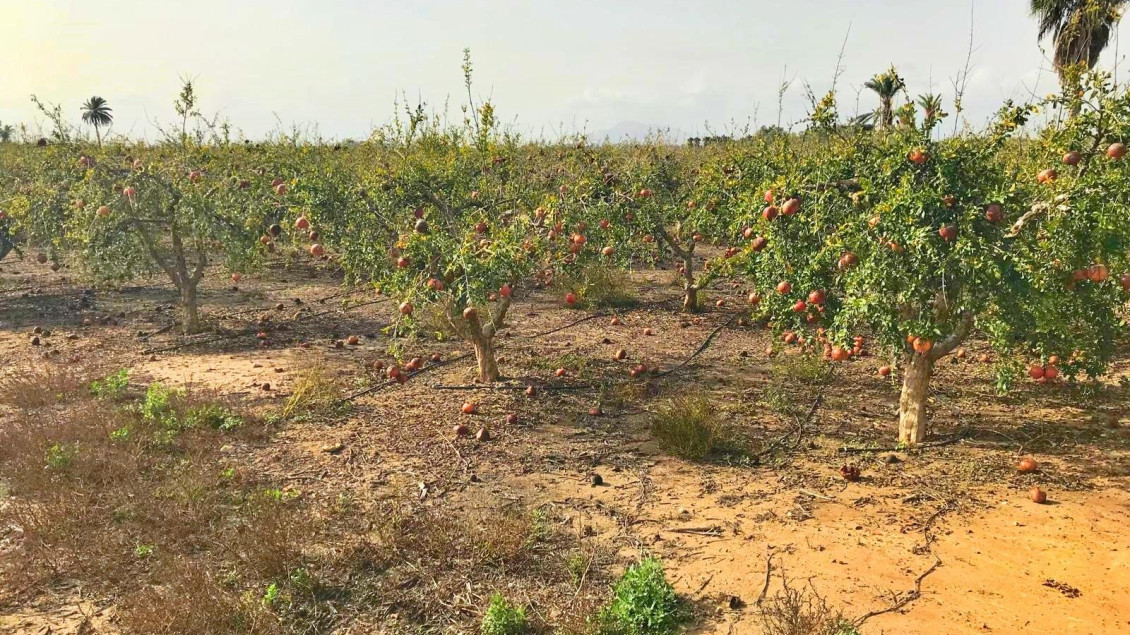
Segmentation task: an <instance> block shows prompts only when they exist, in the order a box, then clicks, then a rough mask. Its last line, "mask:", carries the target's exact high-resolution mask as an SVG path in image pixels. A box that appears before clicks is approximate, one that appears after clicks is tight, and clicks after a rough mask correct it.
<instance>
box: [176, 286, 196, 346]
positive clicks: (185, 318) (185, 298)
mask: <svg viewBox="0 0 1130 635" xmlns="http://www.w3.org/2000/svg"><path fill="white" fill-rule="evenodd" d="M179 286H180V308H181V331H182V332H183V333H184V334H185V335H191V334H193V333H196V332H197V331H199V330H200V311H199V310H198V309H197V306H196V285H195V284H194V283H191V282H185V283H182V284H180V285H179Z"/></svg>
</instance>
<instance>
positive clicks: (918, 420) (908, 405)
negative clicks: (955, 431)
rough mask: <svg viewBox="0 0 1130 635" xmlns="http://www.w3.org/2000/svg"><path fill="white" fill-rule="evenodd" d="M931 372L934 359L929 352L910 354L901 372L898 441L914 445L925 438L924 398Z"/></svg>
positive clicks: (927, 391) (927, 393)
mask: <svg viewBox="0 0 1130 635" xmlns="http://www.w3.org/2000/svg"><path fill="white" fill-rule="evenodd" d="M931 352H932V351H931ZM933 374H934V360H933V356H932V355H931V354H930V353H926V354H925V355H920V354H918V353H914V354H912V356H911V358H910V363H909V364H907V366H906V371H905V372H904V373H903V378H902V395H901V396H900V397H899V443H903V444H906V445H908V446H914V445H918V444H919V443H921V442H922V441H924V440H926V398H927V396H928V395H929V392H930V377H931V376H932V375H933Z"/></svg>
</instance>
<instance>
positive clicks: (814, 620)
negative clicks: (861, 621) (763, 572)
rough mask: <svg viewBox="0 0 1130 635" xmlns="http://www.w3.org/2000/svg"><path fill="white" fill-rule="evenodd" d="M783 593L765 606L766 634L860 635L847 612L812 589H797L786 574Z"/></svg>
mask: <svg viewBox="0 0 1130 635" xmlns="http://www.w3.org/2000/svg"><path fill="white" fill-rule="evenodd" d="M781 585H782V586H781V590H780V591H778V592H777V593H776V594H775V595H773V596H772V597H770V598H767V599H766V600H765V602H763V603H762V605H761V629H762V630H761V632H762V633H765V635H858V631H856V629H855V626H853V625H852V623H851V622H850V621H849V620H848V619H846V618H845V617H844V615H843V613H841V612H839V611H837V610H835V609H833V608H831V607H829V606H828V603H827V601H825V600H824V598H823V597H821V596H820V594H818V593H817V592H816V590H815V589H813V588H811V587H799V588H798V587H793V586H790V585H789V581H788V579H787V578H785V577H784V576H783V575H782V576H781Z"/></svg>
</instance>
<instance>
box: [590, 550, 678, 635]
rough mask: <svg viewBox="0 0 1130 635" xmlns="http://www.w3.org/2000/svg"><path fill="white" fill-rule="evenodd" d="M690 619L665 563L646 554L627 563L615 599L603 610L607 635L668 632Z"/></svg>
mask: <svg viewBox="0 0 1130 635" xmlns="http://www.w3.org/2000/svg"><path fill="white" fill-rule="evenodd" d="M689 619H690V612H689V611H688V610H687V608H686V607H685V606H684V605H683V604H682V602H680V600H679V597H678V596H677V595H676V594H675V589H674V588H673V587H672V586H671V583H670V582H668V581H667V576H666V574H665V573H664V572H663V564H662V563H660V562H659V560H657V559H655V558H651V557H649V558H644V559H643V560H641V561H640V562H638V563H636V564H634V565H632V566H630V567H628V570H627V571H625V572H624V575H622V576H621V577H620V580H619V581H618V582H617V583H616V587H615V589H614V597H613V599H612V603H611V604H609V605H608V606H606V607H604V608H603V609H602V610H601V612H600V618H599V621H600V632H601V633H602V634H604V635H667V634H668V633H677V632H679V630H680V627H681V626H682V625H683V624H685V623H686V622H687V621H688V620H689Z"/></svg>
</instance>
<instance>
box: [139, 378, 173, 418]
mask: <svg viewBox="0 0 1130 635" xmlns="http://www.w3.org/2000/svg"><path fill="white" fill-rule="evenodd" d="M181 396H183V392H181V391H180V390H177V389H175V388H169V387H168V386H166V385H164V384H161V383H159V382H153V383H152V384H149V387H148V388H147V389H146V390H145V396H144V397H143V398H142V400H141V403H140V404H138V407H137V409H138V412H139V413H140V414H141V416H142V418H144V419H145V420H147V421H152V422H155V423H160V424H162V425H164V426H167V427H175V426H176V425H177V424H178V421H177V415H176V411H175V410H174V406H175V405H176V402H177V400H179V399H180V397H181Z"/></svg>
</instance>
